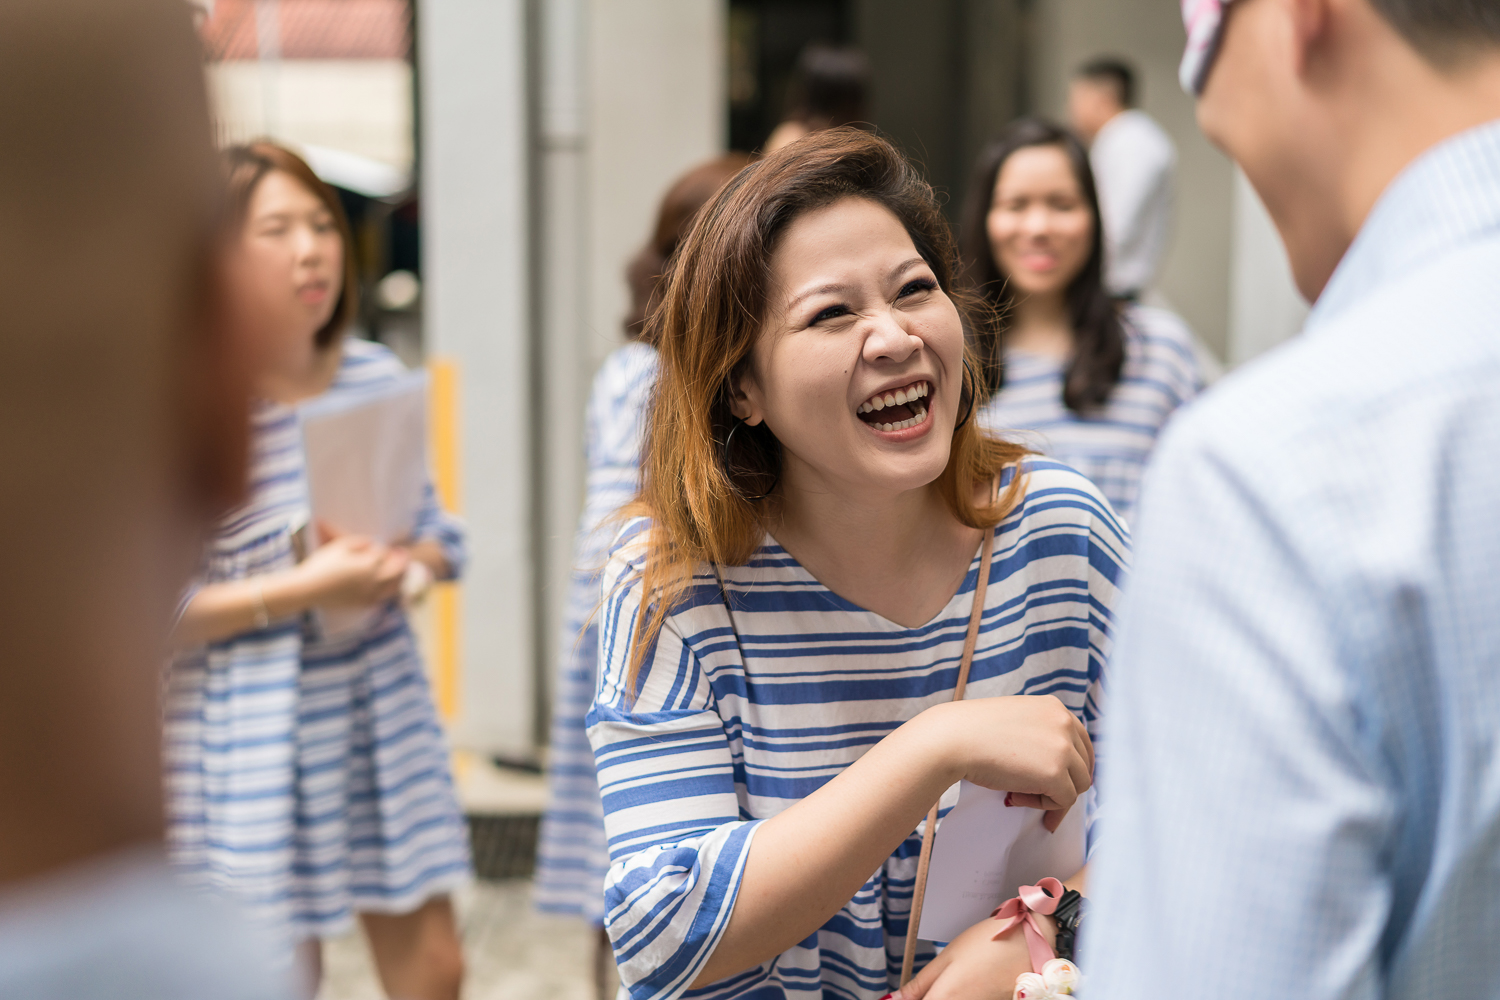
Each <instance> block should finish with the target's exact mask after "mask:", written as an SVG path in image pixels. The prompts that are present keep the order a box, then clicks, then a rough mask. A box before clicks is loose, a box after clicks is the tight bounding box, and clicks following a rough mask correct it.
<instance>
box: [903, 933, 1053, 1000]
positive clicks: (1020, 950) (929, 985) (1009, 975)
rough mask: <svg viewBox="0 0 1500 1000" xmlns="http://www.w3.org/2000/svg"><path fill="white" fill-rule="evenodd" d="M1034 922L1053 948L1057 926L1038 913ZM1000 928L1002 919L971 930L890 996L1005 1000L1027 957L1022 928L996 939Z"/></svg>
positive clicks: (1028, 960) (1025, 969)
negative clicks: (996, 933)
mask: <svg viewBox="0 0 1500 1000" xmlns="http://www.w3.org/2000/svg"><path fill="white" fill-rule="evenodd" d="M1036 921H1037V923H1038V924H1040V925H1041V928H1042V936H1043V937H1044V938H1046V940H1047V944H1048V945H1049V946H1055V945H1056V942H1057V925H1056V923H1054V922H1053V920H1052V918H1051V917H1047V916H1043V915H1042V914H1036ZM999 929H1000V921H998V920H993V919H986V920H981V921H980V922H979V923H977V924H975V925H974V926H973V927H970V928H969V929H968V930H966V931H964V932H963V933H962V934H960V935H959V936H958V937H957V938H955V939H954V940H953V942H952V943H951V944H949V945H948V947H946V948H944V949H943V953H942V954H941V955H939V956H938V957H937V958H934V959H933V960H932V962H931V963H930V964H929V965H928V966H927V968H925V969H923V970H922V971H921V972H920V973H918V974H917V975H915V976H913V977H912V981H911V982H909V983H907V984H906V985H905V986H904V987H902V988H901V989H900V990H898V991H897V992H896V993H894V994H892V1000H1008V998H1009V997H1010V996H1011V995H1012V994H1013V993H1014V992H1015V989H1016V977H1017V976H1019V975H1020V974H1021V973H1023V972H1030V971H1031V956H1030V954H1029V953H1028V952H1027V950H1026V935H1025V933H1024V931H1023V928H1021V927H1020V926H1016V927H1012V928H1011V929H1010V930H1008V931H1006V932H1005V934H1004V935H1002V936H1001V937H1000V939H999V940H996V939H995V932H996V931H997V930H999Z"/></svg>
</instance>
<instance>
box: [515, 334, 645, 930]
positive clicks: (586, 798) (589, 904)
mask: <svg viewBox="0 0 1500 1000" xmlns="http://www.w3.org/2000/svg"><path fill="white" fill-rule="evenodd" d="M656 370H657V358H656V350H655V349H654V348H652V347H649V346H647V345H646V344H642V343H632V344H626V345H625V346H624V347H621V348H619V349H618V350H616V351H615V352H614V353H612V354H611V355H610V356H609V357H608V358H607V359H606V360H605V362H604V365H603V366H602V367H601V368H600V369H599V374H598V375H597V376H595V378H594V388H593V393H592V394H591V395H590V397H589V407H588V417H587V434H588V438H587V461H588V485H587V493H586V496H585V497H584V506H583V513H582V515H581V516H580V517H579V519H578V536H577V542H576V545H575V547H574V555H573V574H572V578H571V579H570V581H569V584H568V605H567V608H566V609H565V610H564V615H565V618H564V622H563V634H562V641H561V642H560V644H559V645H558V649H559V654H560V655H559V663H558V673H557V682H556V688H555V691H554V695H553V707H552V732H551V748H550V751H549V753H548V756H547V784H548V803H547V811H546V813H545V815H543V817H542V828H541V834H540V839H539V841H538V843H537V856H536V878H535V881H534V883H533V899H534V901H535V903H536V906H537V908H538V909H540V910H542V911H543V912H547V913H563V914H569V915H573V916H580V917H583V918H584V919H586V920H588V921H590V922H591V923H593V924H595V925H598V924H600V923H602V922H603V920H604V872H605V870H606V869H607V868H608V867H609V852H608V850H607V848H606V846H605V841H604V809H603V806H602V805H601V804H600V802H599V783H598V780H597V778H596V777H595V774H594V752H593V750H592V749H591V748H590V747H589V740H588V733H587V731H586V727H585V724H584V716H585V715H586V714H587V713H588V710H589V704H590V703H591V702H592V701H593V700H594V688H595V686H596V685H597V683H598V675H599V670H598V663H599V628H598V622H597V619H596V618H595V612H596V611H597V610H598V607H599V576H600V573H601V572H602V571H603V569H604V562H605V559H606V558H607V557H608V555H609V543H610V540H611V539H612V538H613V537H614V533H615V528H616V527H617V526H616V525H613V524H609V523H607V522H608V520H609V517H610V515H612V514H613V513H614V512H615V511H617V510H619V509H620V508H621V507H623V506H624V505H625V504H626V503H628V502H630V500H631V499H632V498H633V497H634V496H635V494H636V491H637V490H638V489H639V488H640V478H641V477H640V464H641V438H642V435H643V433H644V432H645V418H646V408H647V405H648V404H649V402H650V400H651V390H652V388H653V387H654V386H655V385H656Z"/></svg>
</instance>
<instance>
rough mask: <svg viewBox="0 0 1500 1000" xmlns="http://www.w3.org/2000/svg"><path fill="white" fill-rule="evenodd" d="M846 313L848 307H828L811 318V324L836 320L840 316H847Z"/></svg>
mask: <svg viewBox="0 0 1500 1000" xmlns="http://www.w3.org/2000/svg"><path fill="white" fill-rule="evenodd" d="M848 312H849V307H848V306H829V307H828V308H827V309H823V310H821V311H820V312H819V313H818V314H817V315H816V316H814V317H813V318H812V321H813V323H821V322H823V321H824V320H825V319H838V318H839V317H840V316H844V315H847V314H848Z"/></svg>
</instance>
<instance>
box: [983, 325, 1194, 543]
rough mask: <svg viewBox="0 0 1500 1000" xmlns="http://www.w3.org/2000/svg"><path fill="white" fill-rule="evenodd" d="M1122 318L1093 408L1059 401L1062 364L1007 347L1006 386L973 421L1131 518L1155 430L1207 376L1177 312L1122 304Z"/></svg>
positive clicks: (1161, 425)
mask: <svg viewBox="0 0 1500 1000" xmlns="http://www.w3.org/2000/svg"><path fill="white" fill-rule="evenodd" d="M1122 318H1123V319H1124V326H1125V365H1124V367H1123V368H1122V369H1121V371H1120V381H1119V382H1118V383H1117V384H1116V385H1115V389H1114V392H1112V393H1111V394H1110V397H1109V399H1108V400H1107V401H1106V402H1105V404H1104V405H1103V406H1102V407H1100V408H1099V409H1098V410H1097V411H1095V412H1091V413H1089V414H1087V415H1080V414H1078V413H1075V412H1073V411H1072V410H1070V409H1068V408H1067V407H1066V406H1065V405H1064V404H1063V398H1062V390H1063V370H1064V368H1065V367H1066V365H1065V362H1063V361H1062V360H1060V359H1057V358H1050V357H1044V356H1042V355H1037V354H1029V353H1026V352H1024V351H1015V350H1008V351H1006V352H1005V386H1004V387H1003V388H1002V389H1001V390H1000V392H999V393H998V394H997V395H996V396H995V397H994V398H993V399H991V400H990V401H989V403H988V404H987V405H985V406H984V407H983V408H982V409H981V410H980V411H979V422H980V424H981V425H982V426H983V427H985V428H986V429H988V430H990V431H991V432H993V433H996V434H1002V435H1004V436H1006V437H1010V438H1014V439H1016V440H1019V441H1021V442H1022V443H1024V444H1025V445H1026V446H1027V447H1029V448H1033V449H1035V450H1037V451H1039V452H1041V453H1042V454H1044V455H1048V456H1050V457H1052V458H1055V459H1057V460H1058V461H1059V462H1063V463H1066V464H1067V465H1070V466H1072V467H1073V468H1075V469H1077V470H1078V471H1079V472H1082V473H1083V474H1084V475H1085V476H1087V477H1088V478H1089V479H1092V480H1093V481H1094V483H1095V484H1097V485H1098V487H1099V489H1100V491H1102V492H1103V493H1104V495H1105V496H1106V497H1108V498H1109V502H1110V504H1111V506H1113V507H1114V509H1115V511H1116V512H1117V513H1118V514H1119V515H1120V516H1121V517H1122V518H1124V519H1125V520H1126V521H1129V520H1130V519H1131V518H1132V517H1133V516H1134V515H1135V504H1136V499H1137V497H1138V496H1139V494H1140V487H1141V475H1142V473H1143V472H1144V471H1145V468H1146V460H1147V459H1148V458H1149V457H1150V455H1151V449H1152V448H1153V447H1154V446H1155V444H1156V437H1157V435H1158V434H1160V433H1161V429H1162V427H1163V426H1165V425H1166V422H1167V418H1168V417H1170V416H1171V415H1172V413H1173V411H1175V410H1176V409H1177V408H1178V407H1179V406H1182V405H1183V404H1184V403H1186V402H1188V401H1189V400H1190V399H1192V398H1193V397H1194V396H1196V395H1197V394H1198V393H1199V392H1200V391H1201V390H1202V389H1203V387H1204V384H1205V382H1206V379H1205V377H1204V372H1203V370H1202V367H1201V365H1200V363H1199V357H1198V353H1197V349H1196V345H1195V344H1194V342H1193V335H1192V332H1191V331H1189V330H1188V328H1187V326H1186V325H1185V324H1184V323H1183V322H1182V320H1181V319H1179V318H1178V317H1177V316H1176V314H1174V313H1171V312H1169V311H1167V310H1165V309H1154V308H1150V307H1148V306H1128V307H1127V308H1126V309H1125V311H1124V313H1123V316H1122ZM1017 431H1021V432H1025V433H1020V434H1018V433H1016V432H1017Z"/></svg>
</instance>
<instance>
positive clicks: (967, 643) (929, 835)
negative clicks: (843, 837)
mask: <svg viewBox="0 0 1500 1000" xmlns="http://www.w3.org/2000/svg"><path fill="white" fill-rule="evenodd" d="M994 547H995V532H994V530H993V529H991V530H989V531H986V532H985V536H984V542H983V543H982V545H981V547H980V550H979V579H978V580H977V581H975V583H974V608H973V610H971V611H970V612H969V631H968V633H967V634H966V635H965V636H964V655H963V659H961V660H959V663H958V683H957V684H955V685H953V700H954V701H963V697H964V688H965V687H967V686H968V683H969V666H970V664H972V663H973V662H974V644H975V643H976V642H977V641H978V640H979V619H980V618H982V617H983V616H984V592H985V588H986V587H987V586H988V585H989V582H990V551H991V550H992V549H993V548H994ZM937 821H938V803H936V802H934V803H933V804H932V808H931V809H929V810H927V832H926V833H925V834H924V835H923V837H922V853H921V855H919V856H918V858H917V884H916V885H915V886H913V887H912V894H911V916H910V917H909V918H908V920H907V924H906V954H905V955H903V956H902V957H901V985H902V986H905V985H906V984H907V983H909V982H911V966H912V962H913V961H914V960H915V959H916V957H917V928H918V927H919V926H921V923H922V897H923V895H924V894H925V893H926V892H927V866H928V864H930V863H931V861H932V843H933V841H935V840H937Z"/></svg>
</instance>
